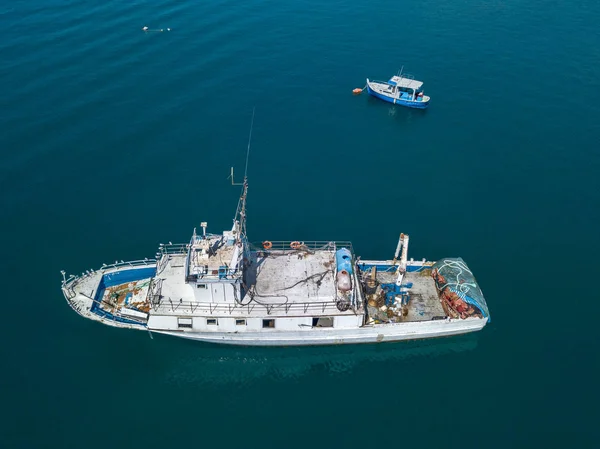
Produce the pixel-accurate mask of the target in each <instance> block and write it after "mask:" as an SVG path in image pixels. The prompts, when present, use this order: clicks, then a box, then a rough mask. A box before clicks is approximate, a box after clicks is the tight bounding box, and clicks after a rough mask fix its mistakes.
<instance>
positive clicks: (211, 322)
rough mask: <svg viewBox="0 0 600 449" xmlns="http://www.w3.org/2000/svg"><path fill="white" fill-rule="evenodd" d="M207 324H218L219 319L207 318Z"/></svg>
mask: <svg viewBox="0 0 600 449" xmlns="http://www.w3.org/2000/svg"><path fill="white" fill-rule="evenodd" d="M206 324H208V325H209V326H216V325H217V324H218V321H217V319H216V318H207V319H206Z"/></svg>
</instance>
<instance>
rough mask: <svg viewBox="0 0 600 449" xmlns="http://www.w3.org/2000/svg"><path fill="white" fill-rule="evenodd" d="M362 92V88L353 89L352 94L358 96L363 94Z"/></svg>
mask: <svg viewBox="0 0 600 449" xmlns="http://www.w3.org/2000/svg"><path fill="white" fill-rule="evenodd" d="M362 91H363V90H362V89H361V88H360V87H357V88H356V89H352V93H353V94H354V95H358V94H360V93H362Z"/></svg>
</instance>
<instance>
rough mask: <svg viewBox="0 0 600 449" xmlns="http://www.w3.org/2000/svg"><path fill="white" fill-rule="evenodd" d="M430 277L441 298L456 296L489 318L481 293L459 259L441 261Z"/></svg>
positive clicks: (473, 277)
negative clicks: (433, 280)
mask: <svg viewBox="0 0 600 449" xmlns="http://www.w3.org/2000/svg"><path fill="white" fill-rule="evenodd" d="M432 275H433V278H434V279H435V282H436V284H437V287H438V289H439V290H440V292H441V293H442V295H443V296H446V297H455V296H457V297H458V298H460V299H461V300H462V301H464V302H466V303H468V304H470V305H472V306H473V307H475V308H476V309H477V310H478V311H479V312H480V313H481V314H482V315H483V316H484V317H488V318H489V316H490V313H489V311H488V307H487V303H486V302H485V298H484V297H483V293H482V291H481V289H480V288H479V285H478V284H477V281H476V280H475V276H473V273H472V272H471V270H469V267H468V266H467V264H466V263H465V261H464V260H462V259H461V258H460V257H457V258H446V259H441V260H439V261H438V262H436V263H435V264H434V265H433V272H432Z"/></svg>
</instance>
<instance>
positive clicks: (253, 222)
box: [0, 0, 600, 449]
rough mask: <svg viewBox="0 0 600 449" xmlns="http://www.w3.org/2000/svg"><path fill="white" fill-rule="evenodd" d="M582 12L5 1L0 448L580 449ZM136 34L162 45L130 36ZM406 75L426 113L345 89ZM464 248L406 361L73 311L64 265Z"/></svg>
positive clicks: (594, 90)
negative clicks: (193, 245)
mask: <svg viewBox="0 0 600 449" xmlns="http://www.w3.org/2000/svg"><path fill="white" fill-rule="evenodd" d="M599 21H600V3H599V2H597V1H595V0H594V1H592V0H580V1H578V2H575V3H573V2H559V1H552V0H533V1H529V2H523V1H518V0H487V1H486V0H462V1H448V0H421V1H416V0H380V1H376V2H358V1H353V0H348V1H340V0H333V1H330V2H320V1H315V0H295V1H292V0H284V1H273V0H249V1H246V2H235V1H231V0H216V1H210V2H207V1H204V2H201V1H198V2H192V1H179V2H174V1H161V0H159V1H152V2H150V1H147V0H141V1H134V2H125V1H114V0H113V1H105V2H92V1H83V0H70V1H58V0H31V1H28V2H25V1H22V0H21V1H14V2H10V3H9V2H4V3H3V4H2V5H1V6H0V29H1V30H2V39H1V40H0V67H1V70H0V89H1V95H0V106H1V108H0V126H1V127H0V130H1V133H0V150H1V154H2V158H1V160H0V192H1V193H0V217H1V224H2V228H1V229H2V231H3V232H2V250H3V257H2V270H1V273H2V286H3V293H2V295H1V301H2V303H3V306H2V308H1V309H0V310H1V316H2V318H1V321H0V323H1V326H0V329H1V332H2V336H3V338H2V345H1V346H0V357H1V358H0V360H2V369H1V370H0V393H1V394H2V396H1V398H2V412H1V413H2V415H3V416H2V418H1V419H0V423H1V424H0V447H2V448H89V449H92V448H106V447H111V448H123V447H127V448H130V447H140V448H146V449H149V448H161V449H162V448H171V447H176V446H182V447H219V448H229V447H231V448H278V449H280V448H286V449H287V448H289V449H292V448H296V447H303V448H304V447H344V448H355V447H368V448H374V447H409V448H461V449H466V448H481V447H491V448H534V447H535V448H538V447H539V448H542V447H543V448H561V449H564V448H582V447H585V448H593V447H598V440H597V438H598V433H597V419H598V410H597V403H598V402H597V400H598V399H599V398H600V394H599V389H598V386H597V380H598V377H599V375H600V369H599V365H600V364H599V361H598V354H599V350H598V342H599V338H598V333H597V327H598V325H597V322H596V317H597V316H598V311H599V310H598V303H599V301H600V294H599V293H598V289H597V288H596V286H595V285H596V283H597V279H598V274H597V271H598V268H600V267H599V264H598V252H599V250H600V238H599V236H598V221H599V219H600V193H599V192H600V185H599V170H600V150H599V148H600V145H599V142H600V78H599V77H598V74H599V73H600V50H599V49H600V33H599V31H598V30H599V28H598V22H599ZM143 26H148V27H149V28H151V29H160V28H163V29H166V28H167V27H169V28H171V31H168V32H167V31H164V32H162V33H161V32H152V33H144V32H142V31H141V28H142V27H143ZM402 65H404V69H405V71H408V72H410V73H413V74H414V75H415V77H416V78H417V79H421V80H423V81H425V86H424V88H425V92H426V94H427V95H430V96H431V97H432V101H431V106H430V108H429V110H427V111H413V110H410V109H405V108H400V107H392V106H391V105H388V104H386V103H383V102H381V101H378V100H376V99H373V98H369V97H367V95H366V93H363V94H362V95H360V96H353V95H352V94H351V90H352V89H353V88H355V87H362V86H364V82H365V78H366V77H369V78H376V79H386V78H387V77H389V76H391V75H393V74H394V73H396V71H397V70H398V69H399V68H400V67H401V66H402ZM253 107H256V117H255V126H254V134H253V140H252V148H251V152H250V165H249V179H250V191H249V199H248V214H249V215H248V219H249V223H248V232H249V234H250V238H251V240H254V241H260V240H263V239H269V240H278V239H290V240H304V239H306V240H309V239H320V240H328V239H340V240H341V239H348V240H352V241H353V243H354V246H355V249H356V250H357V252H358V253H359V254H361V255H363V257H378V258H384V257H391V256H392V254H393V251H394V249H395V245H396V239H397V237H398V234H399V232H406V233H408V234H410V236H411V248H410V253H411V254H410V255H411V256H412V257H415V258H422V257H427V258H429V259H437V258H441V257H446V256H461V257H463V258H464V259H465V261H466V262H467V263H468V264H469V266H470V267H471V268H472V269H473V270H474V272H475V274H476V276H477V279H478V281H479V283H480V284H481V287H482V289H483V292H484V294H485V296H486V298H487V302H488V304H489V307H490V311H491V314H492V323H491V324H490V325H489V326H487V327H486V328H485V329H484V331H483V332H481V333H479V334H477V335H473V336H467V337H458V338H452V339H444V340H439V341H434V342H426V343H408V344H396V345H394V344H382V345H377V346H360V347H333V348H304V349H296V348H294V349H247V348H246V349H240V348H227V347H219V346H211V345H204V344H199V343H193V342H187V341H182V340H181V341H180V340H178V339H174V338H167V337H162V336H155V338H154V339H153V340H151V339H150V338H149V335H148V334H146V333H142V332H133V331H126V330H119V329H113V328H109V327H105V326H101V325H99V324H97V323H93V322H91V321H87V320H84V319H82V318H80V317H78V316H76V315H75V314H74V313H73V312H72V311H71V310H70V309H69V308H68V306H67V304H66V303H65V301H64V299H63V297H62V295H61V291H60V279H61V277H60V270H61V269H64V270H66V271H67V272H69V273H80V272H81V271H83V270H85V269H89V268H97V267H98V266H99V265H100V264H101V263H103V262H107V263H109V262H112V261H114V260H116V259H118V260H121V259H138V258H143V257H153V256H154V252H155V250H156V247H157V246H158V244H159V243H160V242H166V241H169V240H170V241H173V242H176V241H177V242H179V241H187V240H188V239H189V236H190V233H191V231H192V228H193V227H194V226H199V223H200V222H201V221H204V220H206V221H208V223H209V230H211V231H213V232H219V231H221V230H223V229H227V228H229V227H230V225H231V219H232V218H233V213H234V209H235V206H236V204H237V196H238V194H239V188H238V187H232V186H231V185H230V184H229V182H230V181H229V180H227V176H228V175H229V169H230V167H231V166H232V165H233V166H234V167H235V168H236V173H237V174H238V175H241V174H242V172H243V167H244V157H245V152H246V145H247V138H248V130H249V124H250V118H251V115H252V109H253Z"/></svg>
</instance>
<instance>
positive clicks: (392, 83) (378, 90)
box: [365, 71, 430, 109]
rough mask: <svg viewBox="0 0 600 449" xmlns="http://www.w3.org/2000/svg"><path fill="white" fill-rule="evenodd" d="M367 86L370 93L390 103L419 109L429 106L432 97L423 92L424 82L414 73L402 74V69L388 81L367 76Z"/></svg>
mask: <svg viewBox="0 0 600 449" xmlns="http://www.w3.org/2000/svg"><path fill="white" fill-rule="evenodd" d="M365 87H366V88H367V92H369V94H371V95H373V96H374V97H377V98H380V99H382V100H383V101H387V102H389V103H393V104H399V105H402V106H407V107H409V108H418V109H425V108H426V107H427V106H429V100H430V98H429V97H428V96H427V95H425V94H424V93H423V90H422V87H423V82H422V81H417V80H415V79H414V78H413V77H412V75H407V74H404V75H402V71H400V72H399V73H398V75H395V76H392V77H391V78H390V79H389V80H388V81H371V80H369V78H367V85H366V86H365Z"/></svg>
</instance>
